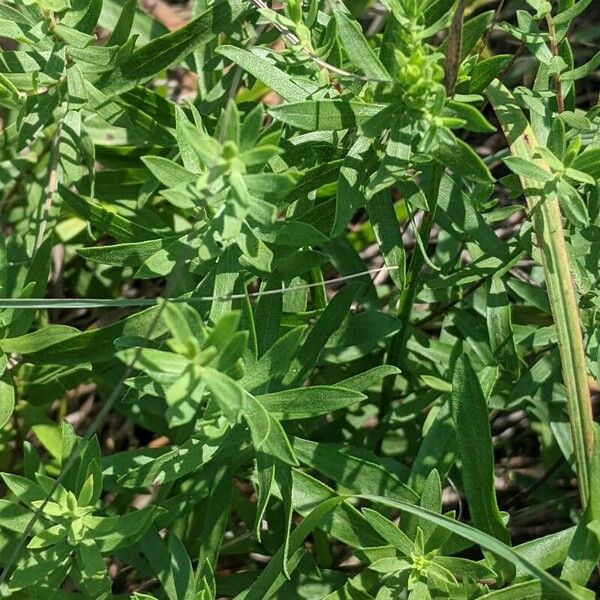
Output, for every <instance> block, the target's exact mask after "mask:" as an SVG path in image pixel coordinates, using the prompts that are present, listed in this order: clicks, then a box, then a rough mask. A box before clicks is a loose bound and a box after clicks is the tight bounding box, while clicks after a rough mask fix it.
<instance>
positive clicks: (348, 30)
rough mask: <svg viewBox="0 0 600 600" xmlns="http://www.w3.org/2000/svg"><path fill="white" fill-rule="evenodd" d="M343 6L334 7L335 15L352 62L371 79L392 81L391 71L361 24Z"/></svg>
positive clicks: (340, 36)
mask: <svg viewBox="0 0 600 600" xmlns="http://www.w3.org/2000/svg"><path fill="white" fill-rule="evenodd" d="M342 7H343V5H342V4H340V5H338V6H337V7H334V9H333V16H334V18H335V23H336V26H337V34H338V36H339V38H340V40H341V42H342V45H343V46H344V50H345V51H346V54H347V56H348V60H349V61H350V64H351V65H352V66H353V67H355V68H356V69H359V70H360V71H362V72H363V73H364V74H365V75H366V76H367V77H369V78H370V79H374V80H378V81H390V75H389V73H388V72H387V71H386V70H385V67H384V66H383V65H382V64H381V62H380V61H379V59H378V58H377V56H376V55H375V53H374V52H373V50H372V49H371V47H370V46H369V42H367V40H366V39H365V38H364V36H363V34H362V31H361V28H360V25H359V24H358V23H357V21H355V20H354V19H353V18H352V16H350V15H349V14H348V13H347V12H346V11H345V10H343V9H342Z"/></svg>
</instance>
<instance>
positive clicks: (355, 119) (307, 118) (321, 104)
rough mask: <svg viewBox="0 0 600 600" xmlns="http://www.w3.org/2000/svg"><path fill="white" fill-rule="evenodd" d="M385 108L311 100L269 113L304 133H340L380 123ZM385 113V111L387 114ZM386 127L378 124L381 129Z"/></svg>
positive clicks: (360, 103) (276, 108)
mask: <svg viewBox="0 0 600 600" xmlns="http://www.w3.org/2000/svg"><path fill="white" fill-rule="evenodd" d="M384 110H386V105H385V104H367V103H366V102H353V101H348V100H313V101H306V102H293V103H290V104H282V105H280V106H274V107H273V108H271V109H269V113H270V114H271V115H272V116H273V118H274V119H277V120H278V121H281V122H283V123H287V124H288V125H292V126H293V127H297V128H298V129H304V130H306V131H339V130H341V129H349V128H351V127H356V126H360V127H362V128H364V127H365V126H368V125H369V124H370V123H371V124H375V123H378V122H379V119H378V117H379V118H380V119H381V117H382V116H383V114H384ZM386 113H387V111H386ZM386 125H387V124H386V123H384V122H383V121H381V129H383V128H384V127H385V126H386Z"/></svg>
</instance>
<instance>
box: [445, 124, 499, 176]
mask: <svg viewBox="0 0 600 600" xmlns="http://www.w3.org/2000/svg"><path fill="white" fill-rule="evenodd" d="M434 158H435V159H436V160H437V161H439V162H440V163H441V164H443V165H446V166H448V167H449V168H450V169H452V171H454V173H456V174H457V175H461V176H462V177H465V178H466V179H473V180H475V181H481V182H483V183H486V182H491V181H493V177H492V175H491V173H490V172H489V169H488V168H487V167H486V165H485V163H484V162H483V161H482V160H481V158H479V156H478V155H477V154H476V153H475V151H474V150H473V149H472V148H471V146H469V145H467V144H466V143H465V142H463V141H462V140H460V139H458V138H457V137H456V136H455V135H454V134H449V135H448V136H445V137H444V139H443V141H441V142H440V144H439V147H438V148H437V149H436V151H435V152H434Z"/></svg>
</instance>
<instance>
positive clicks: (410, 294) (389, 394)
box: [381, 163, 444, 414]
mask: <svg viewBox="0 0 600 600" xmlns="http://www.w3.org/2000/svg"><path fill="white" fill-rule="evenodd" d="M443 173H444V167H443V166H442V165H441V164H439V163H433V164H432V165H430V166H429V168H428V169H427V170H426V172H425V173H424V175H425V176H424V185H423V192H424V193H425V197H426V198H427V204H428V207H429V210H428V211H427V212H426V213H425V214H424V215H423V221H422V222H421V226H420V227H419V233H418V235H419V238H420V240H421V244H420V245H421V246H422V247H423V248H427V246H428V245H429V236H430V235H431V228H432V227H433V222H434V219H435V210H436V206H437V200H438V193H439V188H440V182H441V180H442V175H443ZM420 245H419V244H415V247H414V250H413V253H412V256H411V259H410V264H409V267H408V271H407V273H406V282H405V285H404V289H403V290H402V292H401V294H400V300H399V302H398V312H397V314H398V319H399V320H400V323H401V329H400V331H399V332H398V333H397V334H396V335H395V336H394V337H393V338H392V341H391V342H390V346H389V349H388V353H387V357H386V363H387V364H390V365H394V366H396V367H399V368H401V369H402V370H403V371H405V369H404V368H403V367H404V357H405V354H406V343H407V342H408V338H409V337H410V317H411V314H412V309H413V306H414V303H415V299H416V297H417V294H418V292H419V289H420V287H421V279H420V275H421V270H422V269H423V264H424V263H425V257H424V256H423V253H422V252H421V251H420V250H419V246H420ZM394 381H395V376H393V375H392V376H390V377H387V378H386V379H384V381H383V386H382V390H381V414H386V413H387V412H388V411H389V409H390V406H391V403H392V398H393V394H394Z"/></svg>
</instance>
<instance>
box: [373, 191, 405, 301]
mask: <svg viewBox="0 0 600 600" xmlns="http://www.w3.org/2000/svg"><path fill="white" fill-rule="evenodd" d="M367 210H368V211H369V219H370V221H371V225H372V226H373V230H374V231H375V237H376V238H377V243H378V244H379V249H380V250H381V254H382V255H383V258H384V260H385V264H386V265H387V266H388V267H389V268H390V277H391V278H392V281H393V282H394V283H395V284H396V287H397V288H398V289H400V290H401V289H403V288H404V283H405V270H406V256H405V254H404V242H403V240H402V232H401V230H400V224H399V223H398V219H397V217H396V212H395V211H394V204H393V202H392V199H391V196H390V194H389V192H387V191H385V192H380V193H378V194H376V195H375V196H373V197H372V198H371V199H370V200H369V202H368V204H367Z"/></svg>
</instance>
